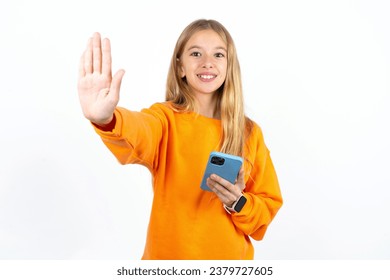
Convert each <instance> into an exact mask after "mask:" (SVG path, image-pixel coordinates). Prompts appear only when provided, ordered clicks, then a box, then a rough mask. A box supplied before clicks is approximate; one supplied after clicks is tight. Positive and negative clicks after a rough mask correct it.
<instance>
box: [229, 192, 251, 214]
mask: <svg viewBox="0 0 390 280" xmlns="http://www.w3.org/2000/svg"><path fill="white" fill-rule="evenodd" d="M246 201H247V199H246V197H245V196H244V195H241V196H240V197H239V198H238V199H237V200H236V201H235V202H234V203H233V205H232V207H228V206H226V205H224V207H225V210H226V211H227V212H228V213H230V214H231V212H236V213H240V211H241V210H242V208H243V207H244V205H245V203H246Z"/></svg>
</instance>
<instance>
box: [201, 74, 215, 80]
mask: <svg viewBox="0 0 390 280" xmlns="http://www.w3.org/2000/svg"><path fill="white" fill-rule="evenodd" d="M199 77H200V78H202V79H207V80H210V79H212V78H215V76H214V75H199Z"/></svg>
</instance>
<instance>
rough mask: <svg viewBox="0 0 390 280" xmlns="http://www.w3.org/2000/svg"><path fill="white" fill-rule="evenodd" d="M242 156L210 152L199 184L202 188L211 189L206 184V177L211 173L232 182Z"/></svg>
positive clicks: (237, 171)
mask: <svg viewBox="0 0 390 280" xmlns="http://www.w3.org/2000/svg"><path fill="white" fill-rule="evenodd" d="M242 162H243V160H242V158H241V157H239V156H234V155H229V154H225V153H220V152H211V154H210V156H209V159H208V162H207V166H206V169H205V172H204V175H203V179H202V183H201V185H200V187H201V189H202V190H205V191H211V190H210V188H209V187H208V186H207V183H206V182H207V178H209V177H210V175H211V174H217V175H218V176H220V177H222V178H224V179H225V180H227V181H229V182H230V183H232V184H234V183H235V181H236V179H237V176H238V173H239V171H240V169H241V166H242Z"/></svg>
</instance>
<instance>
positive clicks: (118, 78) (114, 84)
mask: <svg viewBox="0 0 390 280" xmlns="http://www.w3.org/2000/svg"><path fill="white" fill-rule="evenodd" d="M124 74H125V70H119V71H118V72H116V73H115V75H114V77H113V78H112V81H111V87H110V93H109V94H110V98H111V99H112V100H114V101H115V102H116V103H118V101H119V92H120V88H121V84H122V78H123V75H124Z"/></svg>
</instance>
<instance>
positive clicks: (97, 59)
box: [92, 32, 102, 73]
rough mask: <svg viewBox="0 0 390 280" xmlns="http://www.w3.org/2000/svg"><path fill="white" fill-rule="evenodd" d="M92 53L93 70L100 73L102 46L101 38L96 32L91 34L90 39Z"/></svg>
mask: <svg viewBox="0 0 390 280" xmlns="http://www.w3.org/2000/svg"><path fill="white" fill-rule="evenodd" d="M92 54H93V72H94V73H100V72H101V70H102V69H101V68H102V47H101V38H100V34H99V33H98V32H95V33H94V34H93V39H92Z"/></svg>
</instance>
